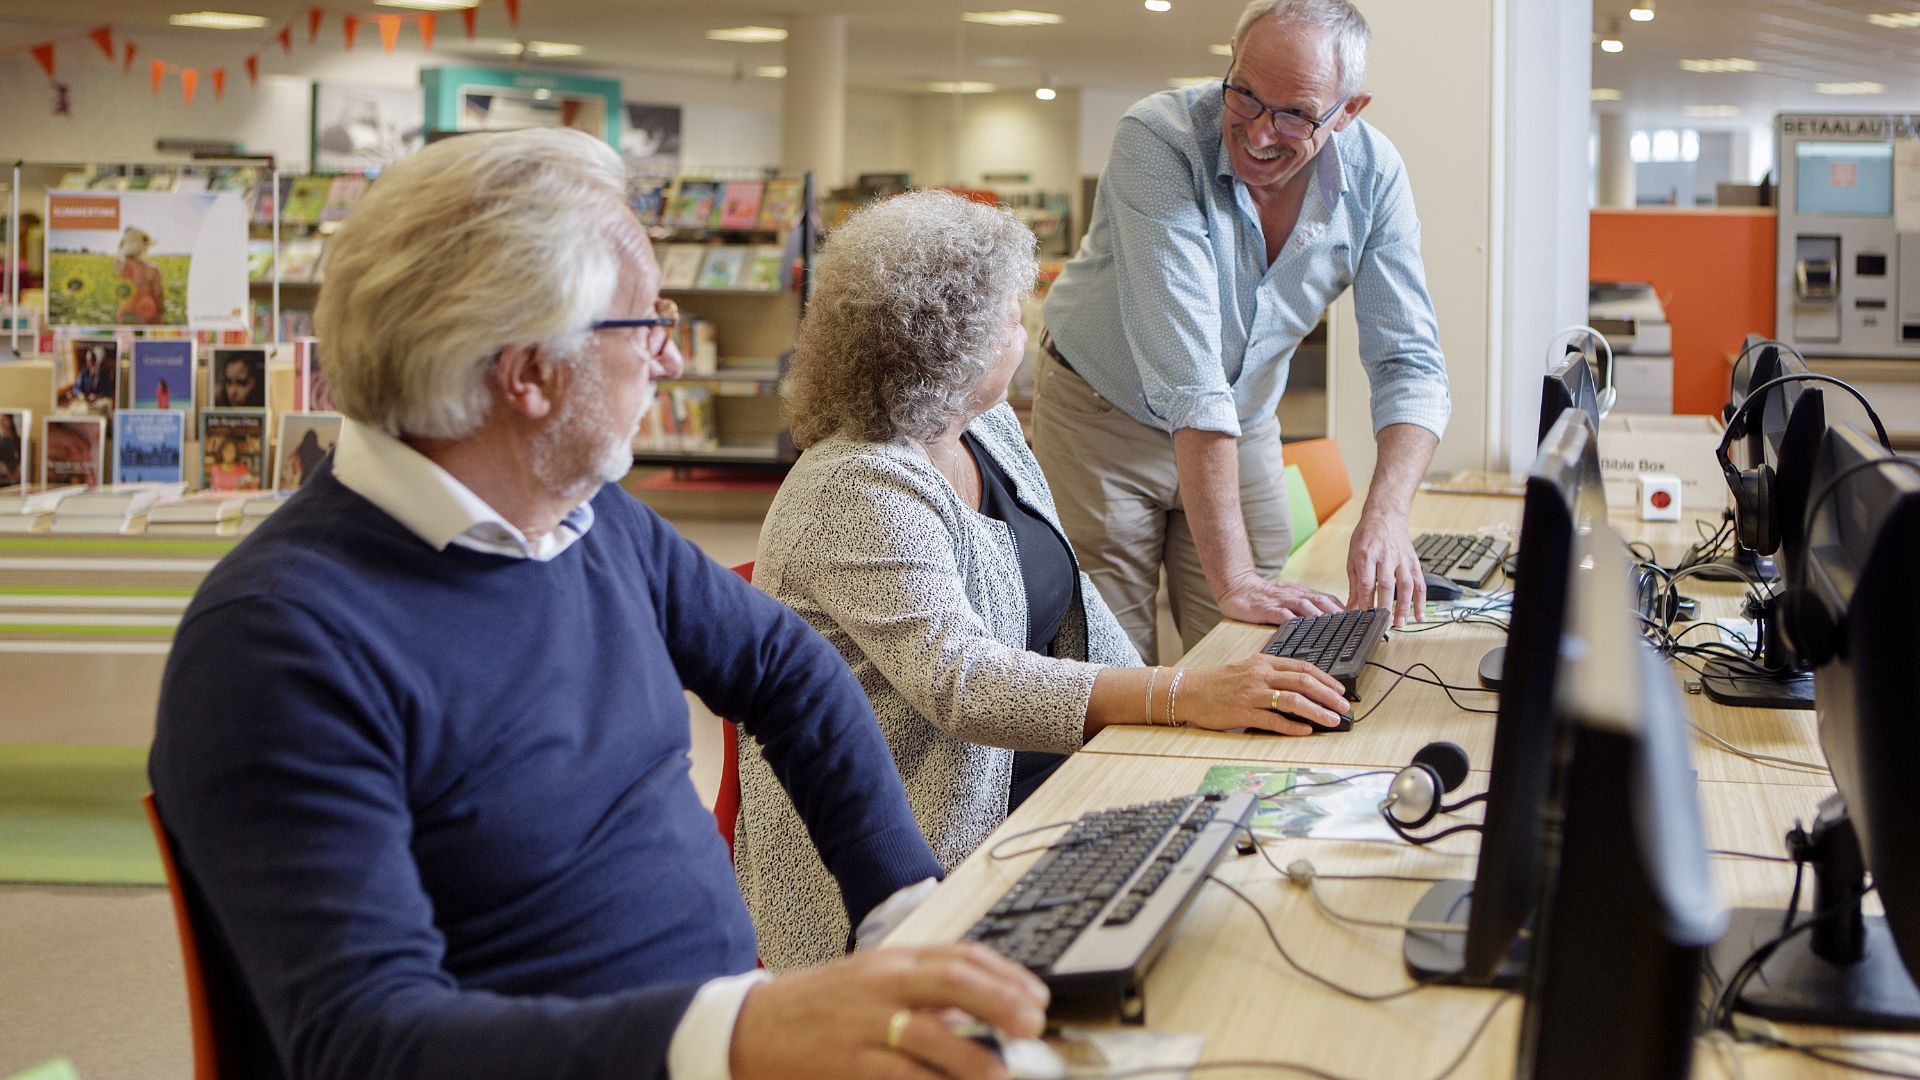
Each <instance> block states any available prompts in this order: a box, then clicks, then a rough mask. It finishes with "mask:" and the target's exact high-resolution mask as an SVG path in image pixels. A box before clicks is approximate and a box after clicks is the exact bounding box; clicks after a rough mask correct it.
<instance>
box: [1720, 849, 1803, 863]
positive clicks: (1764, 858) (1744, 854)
mask: <svg viewBox="0 0 1920 1080" xmlns="http://www.w3.org/2000/svg"><path fill="white" fill-rule="evenodd" d="M1707 854H1709V855H1719V856H1721V857H1722V858H1727V859H1753V860H1755V861H1757V862H1783V863H1790V862H1793V861H1794V860H1793V859H1792V857H1790V856H1787V855H1755V854H1754V853H1753V852H1751V851H1728V850H1726V849H1725V848H1709V849H1707Z"/></svg>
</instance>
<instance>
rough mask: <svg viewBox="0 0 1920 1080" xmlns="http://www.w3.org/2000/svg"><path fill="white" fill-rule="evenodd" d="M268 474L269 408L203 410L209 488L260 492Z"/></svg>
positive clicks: (203, 461)
mask: <svg viewBox="0 0 1920 1080" xmlns="http://www.w3.org/2000/svg"><path fill="white" fill-rule="evenodd" d="M266 476H267V410H265V409H203V410H201V412H200V484H201V486H202V487H204V488H206V489H207V490H208V491H260V490H262V489H263V488H264V487H265V485H266Z"/></svg>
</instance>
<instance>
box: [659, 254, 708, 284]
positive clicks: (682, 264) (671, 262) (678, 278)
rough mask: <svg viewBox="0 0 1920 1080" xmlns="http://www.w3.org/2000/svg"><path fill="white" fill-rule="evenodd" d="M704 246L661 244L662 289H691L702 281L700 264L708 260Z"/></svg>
mask: <svg viewBox="0 0 1920 1080" xmlns="http://www.w3.org/2000/svg"><path fill="white" fill-rule="evenodd" d="M706 255H707V248H706V245H704V244H661V245H660V287H661V288H663V289H691V288H693V287H694V283H695V282H697V281H699V280H700V263H701V261H702V260H703V259H705V258H706Z"/></svg>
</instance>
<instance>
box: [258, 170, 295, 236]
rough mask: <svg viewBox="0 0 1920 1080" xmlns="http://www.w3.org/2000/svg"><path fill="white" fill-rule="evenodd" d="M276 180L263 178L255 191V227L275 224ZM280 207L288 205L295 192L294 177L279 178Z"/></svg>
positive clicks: (268, 177)
mask: <svg viewBox="0 0 1920 1080" xmlns="http://www.w3.org/2000/svg"><path fill="white" fill-rule="evenodd" d="M274 187H275V185H274V178H273V177H270V176H267V177H261V179H260V183H259V186H258V187H256V188H254V189H253V223H254V224H255V225H271V224H273V196H274ZM279 192H280V205H282V206H285V205H286V204H287V196H288V195H290V194H292V192H293V177H291V176H281V177H280V178H279Z"/></svg>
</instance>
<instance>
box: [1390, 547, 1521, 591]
mask: <svg viewBox="0 0 1920 1080" xmlns="http://www.w3.org/2000/svg"><path fill="white" fill-rule="evenodd" d="M1511 550H1513V545H1512V544H1510V543H1508V541H1507V539H1506V538H1505V537H1502V536H1487V535H1479V536H1473V535H1469V534H1467V533H1421V534H1420V535H1419V536H1416V537H1414V538H1413V553H1414V554H1415V555H1418V556H1420V569H1422V570H1425V571H1426V572H1427V573H1429V574H1433V575H1434V576H1436V577H1443V578H1447V579H1449V580H1451V581H1457V582H1459V583H1460V584H1462V585H1465V586H1468V587H1469V588H1474V589H1478V588H1481V587H1483V586H1485V585H1486V583H1487V579H1488V578H1491V577H1492V576H1493V572H1494V571H1495V570H1497V569H1499V568H1500V560H1502V559H1504V558H1506V557H1507V552H1509V551H1511Z"/></svg>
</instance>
